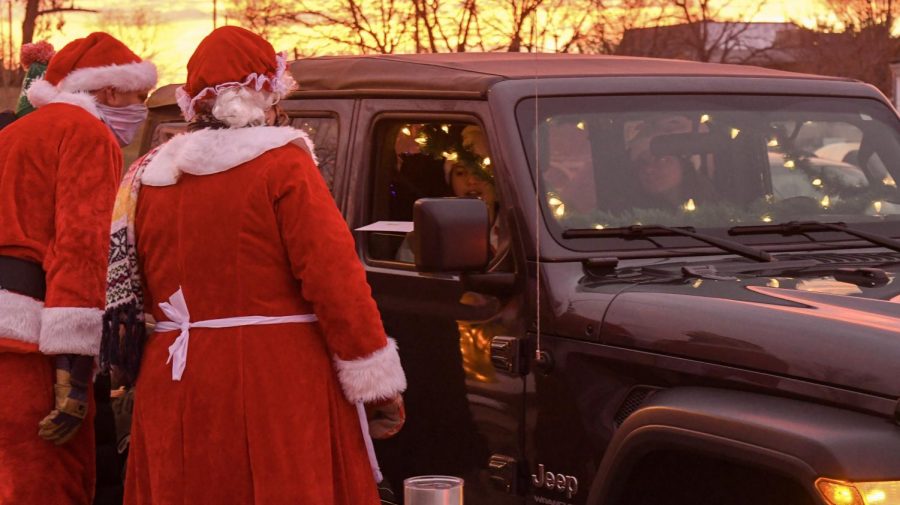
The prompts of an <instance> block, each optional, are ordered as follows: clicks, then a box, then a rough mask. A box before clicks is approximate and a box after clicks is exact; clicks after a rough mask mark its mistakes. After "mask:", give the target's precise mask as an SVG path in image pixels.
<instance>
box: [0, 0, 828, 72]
mask: <svg viewBox="0 0 900 505" xmlns="http://www.w3.org/2000/svg"><path fill="white" fill-rule="evenodd" d="M7 1H9V0H7ZM755 2H756V0H731V1H730V5H731V7H733V8H735V9H739V10H740V9H747V8H748V6H749V5H755ZM815 2H816V0H782V1H777V0H772V1H770V2H769V4H768V5H767V6H766V7H765V8H764V10H763V11H762V12H760V14H759V15H758V16H757V17H756V18H755V19H754V21H775V22H777V21H785V20H787V19H795V20H800V21H801V22H802V21H804V20H806V21H807V22H808V20H810V19H812V17H813V15H814V12H815V9H814V5H815ZM3 3H6V2H3ZM218 3H219V18H218V19H219V24H220V25H221V24H222V23H223V22H224V21H225V17H224V15H223V14H222V10H223V6H222V4H225V3H227V2H226V0H219V2H218ZM75 4H76V5H78V6H79V7H85V8H91V9H97V10H104V9H117V8H123V2H121V1H118V0H117V1H112V0H75ZM125 5H127V6H128V8H135V7H141V6H143V7H145V8H148V9H151V10H152V11H153V12H154V13H155V15H156V16H157V17H158V18H159V23H158V24H157V26H156V33H155V37H154V38H153V39H154V42H153V44H152V50H154V51H155V52H156V53H157V56H156V57H155V58H154V61H155V62H156V63H157V65H158V66H159V67H160V74H161V75H160V83H161V84H163V83H168V82H173V81H181V80H183V79H184V67H185V65H186V63H187V60H188V58H189V57H190V54H191V52H193V50H194V48H195V47H196V45H197V44H198V43H199V41H200V40H201V39H202V38H203V36H205V35H206V34H207V33H209V31H210V30H211V29H212V27H213V21H212V1H211V0H131V1H130V2H128V3H127V4H125ZM4 7H5V6H4ZM2 11H3V15H2V20H3V33H4V36H3V37H4V40H5V37H6V35H5V33H6V31H7V29H8V28H7V26H8V25H7V23H8V21H7V16H6V9H5V8H4V9H2ZM21 15H22V13H21V8H19V9H17V10H16V11H15V12H14V15H13V33H14V36H16V37H18V36H19V35H20V34H21ZM98 28H99V25H98V21H97V16H96V15H94V14H87V13H71V14H68V15H67V16H66V24H65V26H64V27H63V29H62V30H61V31H59V32H54V33H53V34H52V35H51V36H50V37H49V40H50V42H51V43H53V45H54V46H56V47H57V48H59V47H62V46H63V45H64V44H65V43H66V42H68V41H70V40H72V39H74V38H78V37H83V36H84V35H87V34H88V33H90V32H92V31H96V30H97V29H98ZM39 36H40V34H39ZM272 42H273V45H275V47H276V50H278V49H285V48H289V47H292V46H293V44H292V43H287V44H281V46H283V47H279V45H280V44H279V41H277V40H276V41H272ZM126 43H129V42H128V41H126ZM130 44H131V45H134V44H136V43H130ZM16 47H18V45H17V44H16ZM136 50H137V51H140V49H136ZM317 52H319V51H317Z"/></svg>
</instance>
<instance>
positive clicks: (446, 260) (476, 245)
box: [413, 198, 490, 272]
mask: <svg viewBox="0 0 900 505" xmlns="http://www.w3.org/2000/svg"><path fill="white" fill-rule="evenodd" d="M488 220H489V218H488V210H487V205H485V203H484V202H483V201H481V200H479V199H477V198H420V199H419V200H416V204H415V206H414V207H413V222H414V226H415V235H416V239H415V240H414V241H413V251H414V252H415V256H416V270H418V271H420V272H480V271H482V270H484V269H485V267H486V266H487V264H488V259H489V254H490V245H489V238H488V237H489V234H490V223H489V221H488Z"/></svg>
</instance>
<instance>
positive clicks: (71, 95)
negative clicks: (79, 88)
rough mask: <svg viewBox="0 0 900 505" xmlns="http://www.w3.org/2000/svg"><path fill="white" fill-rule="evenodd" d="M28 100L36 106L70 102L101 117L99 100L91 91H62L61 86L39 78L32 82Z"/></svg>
mask: <svg viewBox="0 0 900 505" xmlns="http://www.w3.org/2000/svg"><path fill="white" fill-rule="evenodd" d="M27 94H28V101H29V102H31V105H34V107H35V108H40V107H43V106H44V105H47V104H51V103H68V104H71V105H75V106H76V107H81V108H82V109H84V110H86V111H88V112H90V113H91V114H92V115H93V116H94V117H96V118H99V117H100V111H99V110H97V101H96V99H94V96H93V95H91V94H90V93H85V92H69V91H60V90H59V88H57V87H56V86H54V85H52V84H50V83H49V82H47V81H45V80H44V79H38V80H36V81H34V82H33V83H31V86H30V87H29V88H28V91H27Z"/></svg>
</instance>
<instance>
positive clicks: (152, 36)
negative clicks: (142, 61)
mask: <svg viewBox="0 0 900 505" xmlns="http://www.w3.org/2000/svg"><path fill="white" fill-rule="evenodd" d="M161 23H162V15H160V14H159V12H157V11H155V10H152V9H150V8H149V7H133V8H127V7H126V8H112V9H104V10H102V11H100V12H99V13H98V15H97V18H96V19H95V20H94V27H95V28H96V29H97V30H100V31H104V32H106V33H108V34H110V35H112V36H113V37H115V38H117V39H119V40H121V41H122V42H123V43H124V44H125V45H126V46H128V47H129V48H130V49H131V50H132V51H134V52H135V53H137V54H138V55H139V56H141V57H142V58H149V59H153V58H155V57H156V56H157V55H158V54H159V45H158V42H159V40H158V39H159V25H160V24H161Z"/></svg>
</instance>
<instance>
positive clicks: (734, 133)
mask: <svg viewBox="0 0 900 505" xmlns="http://www.w3.org/2000/svg"><path fill="white" fill-rule="evenodd" d="M740 134H741V131H740V130H738V129H737V128H732V129H731V138H732V140H733V139H736V138H737V136H738V135H740Z"/></svg>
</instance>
